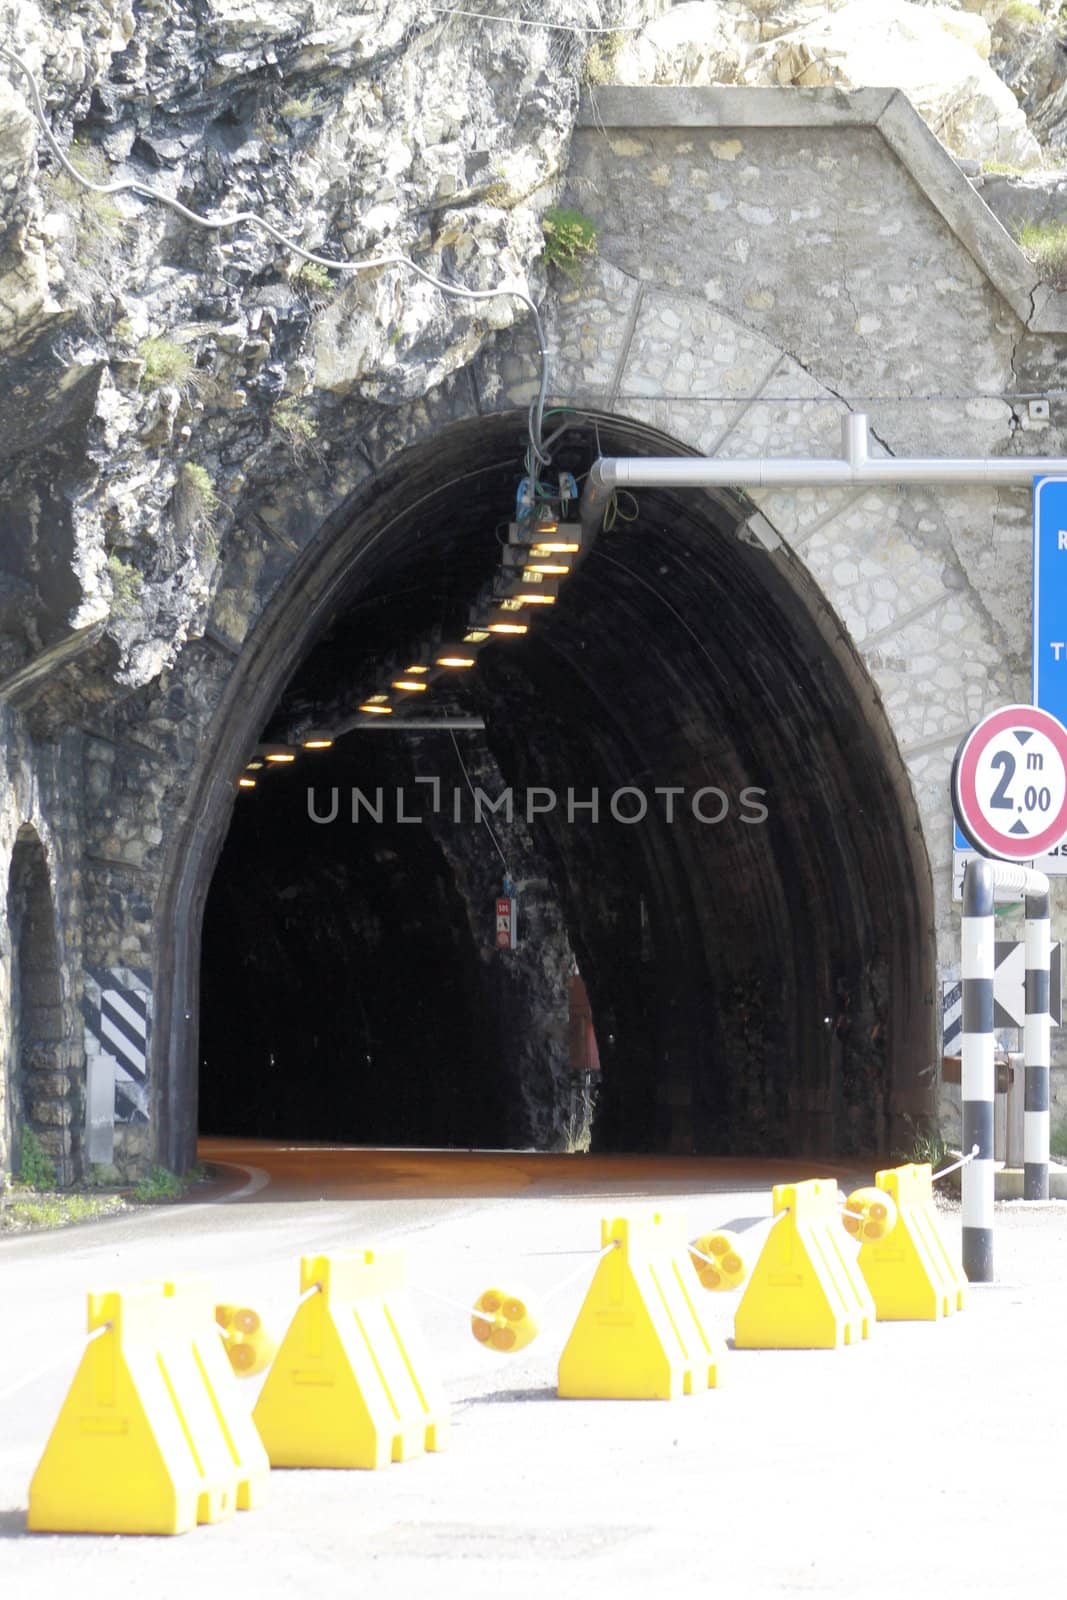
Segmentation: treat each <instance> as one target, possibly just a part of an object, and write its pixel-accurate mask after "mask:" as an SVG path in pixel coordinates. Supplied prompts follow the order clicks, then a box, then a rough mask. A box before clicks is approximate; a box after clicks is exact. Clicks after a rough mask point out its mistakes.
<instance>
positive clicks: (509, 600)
mask: <svg viewBox="0 0 1067 1600" xmlns="http://www.w3.org/2000/svg"><path fill="white" fill-rule="evenodd" d="M556 598H557V593H556V587H555V584H553V583H547V584H540V585H537V584H532V583H519V584H516V585H515V587H514V589H512V590H511V591H510V592H509V593H503V594H501V596H500V599H501V604H502V605H503V606H504V608H505V609H506V610H507V609H510V608H511V607H512V606H554V605H555V603H556Z"/></svg>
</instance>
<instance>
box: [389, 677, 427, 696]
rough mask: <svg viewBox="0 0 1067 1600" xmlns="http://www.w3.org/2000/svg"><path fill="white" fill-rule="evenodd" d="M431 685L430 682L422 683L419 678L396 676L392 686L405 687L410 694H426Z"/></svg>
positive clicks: (395, 687)
mask: <svg viewBox="0 0 1067 1600" xmlns="http://www.w3.org/2000/svg"><path fill="white" fill-rule="evenodd" d="M429 687H430V685H429V684H428V683H420V682H419V680H418V679H417V678H394V679H393V682H392V688H394V689H404V690H405V691H406V692H407V693H408V694H425V693H426V691H427V689H428V688H429Z"/></svg>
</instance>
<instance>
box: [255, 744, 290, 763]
mask: <svg viewBox="0 0 1067 1600" xmlns="http://www.w3.org/2000/svg"><path fill="white" fill-rule="evenodd" d="M263 754H264V756H265V757H266V759H267V760H268V761H270V762H271V763H272V764H273V765H274V766H276V767H284V766H287V765H288V763H289V762H290V761H295V760H296V751H295V750H289V749H287V748H286V746H285V745H283V744H278V745H275V746H274V747H273V748H272V749H270V750H265V751H264V752H263Z"/></svg>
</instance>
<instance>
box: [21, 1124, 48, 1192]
mask: <svg viewBox="0 0 1067 1600" xmlns="http://www.w3.org/2000/svg"><path fill="white" fill-rule="evenodd" d="M20 1142H21V1146H22V1148H21V1153H20V1156H19V1178H20V1179H21V1180H22V1182H23V1183H24V1184H26V1186H27V1187H28V1188H30V1189H51V1188H52V1186H53V1184H54V1183H55V1181H56V1167H55V1162H54V1161H53V1160H52V1158H51V1156H48V1155H46V1154H45V1152H44V1150H43V1149H42V1148H41V1141H40V1139H38V1137H37V1135H36V1134H35V1133H34V1131H33V1129H32V1128H23V1130H22V1138H21V1141H20Z"/></svg>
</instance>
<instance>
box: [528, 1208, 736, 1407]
mask: <svg viewBox="0 0 1067 1600" xmlns="http://www.w3.org/2000/svg"><path fill="white" fill-rule="evenodd" d="M600 1238H601V1244H602V1245H603V1246H607V1245H609V1244H611V1243H612V1241H615V1243H616V1248H615V1249H613V1250H609V1251H608V1253H607V1254H606V1255H605V1256H603V1257H602V1259H601V1261H600V1264H599V1266H598V1267H597V1269H596V1274H595V1276H594V1278H593V1281H592V1283H591V1284H590V1286H589V1290H588V1293H587V1294H586V1297H585V1300H584V1302H583V1304H582V1309H581V1310H580V1311H579V1313H578V1319H577V1321H576V1322H575V1324H574V1328H573V1329H572V1331H571V1335H570V1338H569V1339H568V1340H567V1343H566V1345H565V1347H564V1350H563V1354H562V1355H561V1356H560V1360H559V1388H558V1392H559V1394H560V1395H561V1396H562V1397H563V1398H564V1399H571V1400H673V1399H674V1398H675V1397H676V1396H678V1395H680V1394H694V1393H696V1392H698V1391H699V1390H702V1389H714V1388H715V1387H717V1385H718V1382H719V1370H720V1364H721V1362H722V1350H721V1348H720V1347H719V1346H718V1345H717V1344H716V1342H715V1341H714V1340H713V1339H712V1337H711V1335H710V1334H709V1333H708V1331H707V1330H706V1329H705V1327H704V1324H703V1322H702V1321H701V1317H700V1312H699V1310H698V1305H699V1302H700V1299H701V1296H700V1283H699V1280H698V1278H697V1275H696V1273H695V1272H694V1271H693V1264H692V1261H691V1260H690V1257H689V1248H688V1243H687V1240H686V1232H685V1219H684V1217H683V1216H682V1215H681V1214H677V1213H676V1214H671V1213H667V1214H660V1213H656V1214H654V1215H652V1216H650V1217H641V1218H633V1217H616V1218H614V1219H613V1220H608V1219H607V1218H605V1219H604V1220H603V1221H602V1222H601V1224H600Z"/></svg>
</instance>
